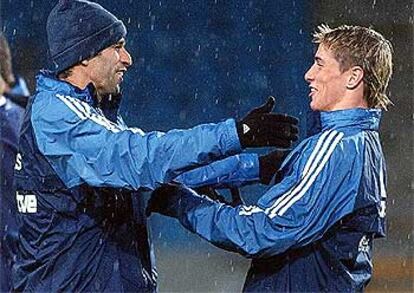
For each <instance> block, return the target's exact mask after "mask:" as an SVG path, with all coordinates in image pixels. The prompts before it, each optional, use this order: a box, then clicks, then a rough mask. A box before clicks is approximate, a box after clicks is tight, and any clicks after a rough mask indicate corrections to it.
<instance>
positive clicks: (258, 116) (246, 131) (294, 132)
mask: <svg viewBox="0 0 414 293" xmlns="http://www.w3.org/2000/svg"><path fill="white" fill-rule="evenodd" d="M274 105H275V98H273V97H269V99H268V100H267V102H266V103H265V104H263V105H262V106H260V107H258V108H254V109H253V110H251V111H250V112H249V113H247V115H246V116H245V117H244V118H242V119H241V120H240V121H237V123H236V126H237V133H238V135H239V139H240V144H241V146H242V148H246V147H264V146H275V147H282V148H289V147H291V145H292V141H296V140H297V139H298V132H299V131H298V126H297V124H298V119H297V118H295V117H292V116H288V115H284V114H275V113H270V112H271V111H272V110H273V107H274Z"/></svg>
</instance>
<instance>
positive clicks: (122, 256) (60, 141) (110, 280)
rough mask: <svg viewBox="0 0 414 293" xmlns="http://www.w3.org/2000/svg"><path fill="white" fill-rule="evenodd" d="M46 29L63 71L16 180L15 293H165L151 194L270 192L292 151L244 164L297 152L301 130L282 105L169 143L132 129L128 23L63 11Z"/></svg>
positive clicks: (48, 85) (36, 103)
mask: <svg viewBox="0 0 414 293" xmlns="http://www.w3.org/2000/svg"><path fill="white" fill-rule="evenodd" d="M46 29H47V37H48V44H49V51H50V54H51V59H52V61H53V64H54V68H53V71H46V70H42V71H41V72H40V73H39V74H38V76H37V87H36V94H35V95H34V96H33V97H31V99H30V103H29V104H28V108H27V111H26V114H25V117H24V121H23V126H22V131H21V137H20V145H19V155H18V158H19V159H18V162H17V164H16V168H15V169H16V172H15V180H16V187H17V194H16V201H17V206H18V216H17V219H18V224H19V230H18V233H19V245H18V247H17V250H18V253H17V258H16V262H15V264H14V266H13V289H14V290H16V291H39V292H50V291H94V292H123V291H135V292H153V291H156V277H157V272H156V270H155V267H154V261H153V251H152V248H151V239H150V237H149V231H148V229H147V219H146V216H145V213H144V211H145V201H144V198H143V196H142V193H141V191H143V190H151V189H154V188H156V187H157V186H158V185H159V184H160V183H165V182H169V181H170V180H172V179H173V178H175V177H177V176H181V180H182V181H183V182H184V183H189V184H190V185H192V186H199V185H202V183H203V182H208V183H209V184H210V183H211V182H216V183H223V184H226V183H228V184H230V185H234V184H243V183H246V182H257V181H259V180H260V181H267V180H269V179H268V178H269V177H271V175H273V174H274V173H275V172H276V171H277V170H278V166H279V165H280V163H281V161H282V159H283V158H284V157H285V155H286V154H287V151H285V150H279V151H278V150H276V151H274V152H272V153H270V154H269V155H265V156H261V157H259V156H258V155H257V154H240V155H236V154H237V153H240V152H241V151H242V149H244V148H247V147H263V146H277V147H290V145H291V143H292V141H294V140H296V139H297V120H296V119H295V118H293V117H289V116H286V115H278V114H274V113H271V111H272V109H273V105H274V99H273V98H271V99H269V100H268V102H267V103H266V104H264V105H263V106H261V107H259V108H256V109H254V110H252V111H251V112H249V113H248V114H247V115H246V116H245V117H244V118H242V119H241V120H239V121H235V120H234V119H228V120H226V121H224V122H221V123H217V124H204V125H199V126H196V127H194V128H192V129H188V130H171V131H169V132H166V133H161V132H149V133H144V132H143V131H142V130H141V129H138V128H129V127H128V126H127V125H126V124H125V123H124V121H123V119H122V117H121V116H120V115H119V113H118V108H119V104H120V102H121V97H122V94H121V83H122V81H123V77H124V74H125V73H126V72H127V70H128V68H129V67H130V66H131V65H132V58H131V56H130V55H129V53H128V51H127V49H126V48H125V43H126V40H125V37H126V28H125V26H124V24H123V23H122V21H120V20H119V19H118V18H116V17H115V16H114V15H113V14H111V13H110V12H108V11H107V10H106V9H104V8H103V7H102V6H100V5H98V4H96V3H93V2H90V1H76V0H74V1H62V0H61V1H59V2H58V4H57V5H56V6H55V7H54V8H53V9H52V11H51V12H50V14H49V16H48V19H47V25H46ZM137 115H139V113H137ZM213 161H217V162H215V163H214V167H212V165H207V164H209V163H211V162H213ZM270 162H271V163H270ZM205 165H206V166H205ZM197 167H200V169H199V170H198V171H194V170H192V171H191V172H192V173H191V174H187V175H182V174H184V173H185V172H186V171H189V170H191V169H194V168H197ZM269 174H270V175H269Z"/></svg>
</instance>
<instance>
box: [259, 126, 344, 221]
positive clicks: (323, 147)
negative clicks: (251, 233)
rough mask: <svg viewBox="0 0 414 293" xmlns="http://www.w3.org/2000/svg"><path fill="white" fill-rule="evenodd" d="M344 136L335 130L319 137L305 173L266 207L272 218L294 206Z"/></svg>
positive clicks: (306, 165)
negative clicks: (289, 188)
mask: <svg viewBox="0 0 414 293" xmlns="http://www.w3.org/2000/svg"><path fill="white" fill-rule="evenodd" d="M342 137H343V133H341V132H337V131H335V130H333V131H328V132H326V134H325V133H323V134H322V135H321V136H320V137H319V139H318V142H317V144H316V146H315V149H314V151H313V152H312V154H311V156H310V157H309V159H308V161H307V163H306V164H305V168H304V170H303V173H304V175H302V176H301V180H300V181H299V182H298V183H297V184H295V186H294V187H293V188H292V189H291V190H289V191H287V192H286V193H284V194H283V195H282V196H280V197H279V198H278V199H277V200H276V201H275V203H274V204H272V206H270V207H269V208H267V209H266V213H267V214H268V215H269V217H270V218H273V217H275V216H276V215H278V214H279V215H283V213H284V212H285V211H286V210H287V209H288V208H289V207H290V206H292V205H293V204H294V203H295V202H296V201H298V200H299V199H300V198H301V197H302V196H303V195H304V194H305V193H306V191H307V190H308V189H309V188H310V186H311V185H312V183H313V182H314V181H315V179H316V177H317V176H318V175H319V173H320V172H321V170H322V169H323V167H324V165H325V164H326V162H327V161H328V159H329V157H330V156H331V154H332V152H333V150H334V149H335V147H336V145H337V144H338V143H339V141H340V140H341V138H342ZM315 157H316V158H315ZM309 162H311V163H309ZM305 172H306V173H305Z"/></svg>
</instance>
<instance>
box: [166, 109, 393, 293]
mask: <svg viewBox="0 0 414 293" xmlns="http://www.w3.org/2000/svg"><path fill="white" fill-rule="evenodd" d="M380 115H381V112H380V110H373V109H370V110H368V109H351V110H342V111H334V112H323V113H321V122H322V132H320V133H318V134H316V135H314V136H312V137H310V138H308V139H306V140H304V141H303V142H302V143H301V144H300V145H298V146H297V147H296V148H295V149H294V150H293V151H292V152H291V154H290V155H289V156H288V158H287V159H286V160H285V161H284V163H283V166H282V172H283V174H284V177H283V180H282V181H281V182H280V183H279V184H276V185H274V186H273V187H271V188H270V189H269V190H268V191H267V192H266V193H265V194H264V195H263V196H262V197H261V198H260V199H259V201H258V202H257V204H256V205H255V206H238V207H235V208H232V207H230V206H227V205H224V204H220V203H217V202H214V201H211V200H209V199H208V198H203V197H198V196H197V195H195V194H194V193H192V192H191V191H190V190H188V189H187V191H185V192H183V193H184V195H183V196H182V198H181V200H180V201H179V203H178V206H175V207H173V208H176V210H177V212H178V218H179V221H180V222H181V223H182V224H183V225H184V226H185V227H187V228H188V229H190V230H191V231H193V232H195V233H197V234H198V235H200V236H201V237H203V238H205V239H207V240H208V241H210V242H212V243H213V244H215V245H216V246H218V247H221V248H224V249H227V250H230V251H236V252H239V253H241V254H243V255H245V256H247V257H251V258H253V260H252V264H251V267H250V270H249V272H248V274H247V279H246V282H245V285H244V291H246V292H266V291H267V292H354V291H362V290H363V288H364V287H365V286H366V285H367V283H368V282H369V280H370V277H371V274H372V262H371V258H372V241H373V239H374V238H375V237H382V236H384V235H385V224H384V217H385V199H386V191H385V162H384V157H383V154H382V150H381V145H380V141H379V134H378V127H379V122H380Z"/></svg>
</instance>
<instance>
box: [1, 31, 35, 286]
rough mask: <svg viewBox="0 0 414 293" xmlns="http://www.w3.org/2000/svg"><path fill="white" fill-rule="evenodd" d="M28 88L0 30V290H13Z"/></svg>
mask: <svg viewBox="0 0 414 293" xmlns="http://www.w3.org/2000/svg"><path fill="white" fill-rule="evenodd" d="M28 97H29V91H28V89H27V86H26V83H25V81H24V80H23V78H21V77H18V76H15V74H14V73H13V67H12V57H11V52H10V47H9V44H8V42H7V39H6V37H5V36H4V35H3V34H2V33H0V213H1V216H0V237H1V238H0V240H1V242H0V254H1V264H0V267H1V271H0V290H1V292H8V291H10V290H11V268H12V264H13V259H14V255H15V247H16V246H17V232H16V230H17V227H16V220H15V217H16V210H17V208H16V204H15V196H16V193H15V190H14V186H13V169H14V163H15V159H16V155H17V147H18V138H19V131H20V125H21V122H22V118H23V113H24V107H25V105H26V103H27V99H28Z"/></svg>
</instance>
